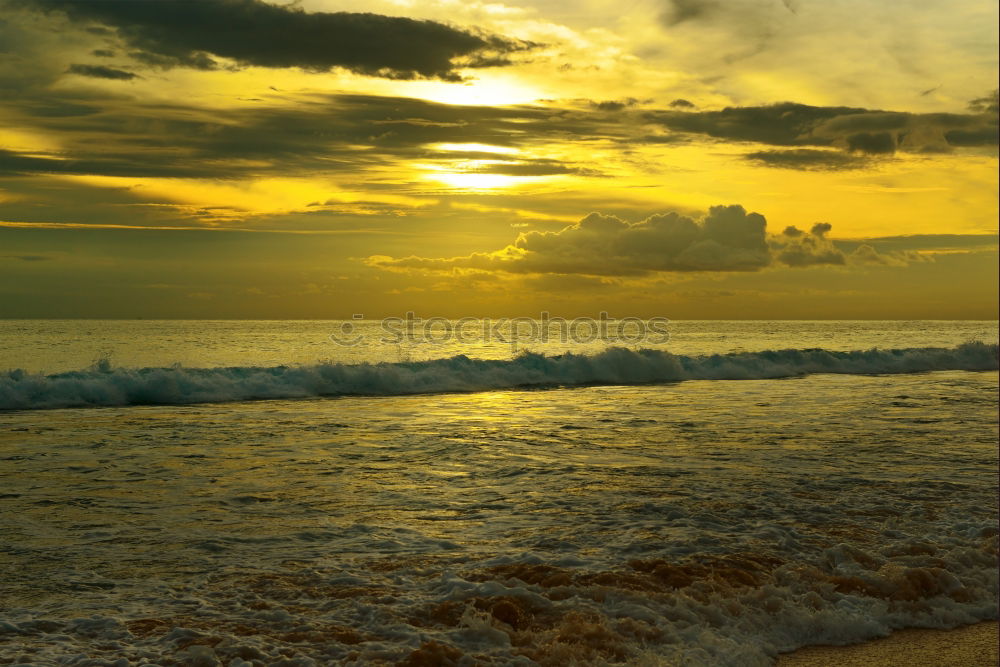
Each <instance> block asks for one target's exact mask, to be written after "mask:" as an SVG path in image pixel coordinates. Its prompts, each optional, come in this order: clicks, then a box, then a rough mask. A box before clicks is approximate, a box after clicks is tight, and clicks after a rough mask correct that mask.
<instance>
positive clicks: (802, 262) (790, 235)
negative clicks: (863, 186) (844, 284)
mask: <svg viewBox="0 0 1000 667" xmlns="http://www.w3.org/2000/svg"><path fill="white" fill-rule="evenodd" d="M830 229H832V225H830V223H828V222H817V223H816V224H814V225H813V226H812V229H810V230H809V232H808V233H806V232H804V231H802V230H801V229H799V228H798V227H795V226H790V227H786V228H785V231H783V232H782V233H781V236H780V237H778V238H777V239H775V240H774V241H772V248H773V251H774V256H775V259H776V260H777V261H779V262H781V263H782V264H785V265H787V266H794V267H804V266H815V265H817V264H846V263H847V259H846V258H845V256H844V253H843V252H841V251H840V250H838V249H837V248H836V247H835V246H834V245H833V242H832V241H830V239H828V238H827V237H826V235H827V234H828V233H829V232H830Z"/></svg>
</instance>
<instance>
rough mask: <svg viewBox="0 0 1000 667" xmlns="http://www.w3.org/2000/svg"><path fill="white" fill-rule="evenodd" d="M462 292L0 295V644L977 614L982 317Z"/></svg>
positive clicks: (662, 645) (133, 648) (657, 660)
mask: <svg viewBox="0 0 1000 667" xmlns="http://www.w3.org/2000/svg"><path fill="white" fill-rule="evenodd" d="M483 324H484V323H482V322H478V321H477V322H466V323H464V324H463V329H462V331H461V332H460V333H461V334H462V336H461V337H459V336H458V335H457V333H456V328H458V327H457V325H456V324H455V323H451V325H448V324H441V323H440V322H437V323H434V324H433V326H431V327H430V328H428V327H426V326H425V325H426V323H425V322H420V323H417V324H415V325H413V326H410V327H409V328H407V326H406V325H404V326H403V331H404V335H402V336H401V335H399V331H400V326H399V323H398V322H395V323H391V324H390V325H388V326H387V325H385V324H383V323H379V322H371V321H350V322H342V321H335V322H320V321H310V322H304V321H292V322H278V321H260V322H242V321H241V322H235V321H199V322H196V321H79V320H63V321H56V320H46V321H23V320H22V321H17V320H6V321H0V664H4V665H11V664H32V665H95V666H96V665H115V666H126V665H164V666H165V665H216V664H220V665H228V666H230V667H243V666H245V665H285V666H293V665H303V666H305V665H341V664H342V665H382V664H384V665H396V664H402V665H535V664H540V665H553V666H554V665H560V666H561V665H574V664H577V665H605V664H630V665H694V666H701V665H706V666H708V665H720V666H733V667H744V666H749V667H753V666H755V665H761V666H764V665H771V664H773V661H774V658H775V656H776V655H777V654H778V653H779V652H784V651H789V650H793V649H795V648H797V647H800V646H803V645H809V644H821V643H824V644H825V643H833V644H838V643H850V642H856V641H861V640H864V639H867V638H871V637H876V636H881V635H885V634H887V633H888V632H890V631H891V630H892V629H896V628H903V627H940V628H949V627H955V626H958V625H962V624H967V623H972V622H976V621H980V620H986V619H995V618H997V602H998V577H997V539H998V538H997V521H998V517H997V505H998V496H997V480H998V460H997V458H998V424H997V410H998V405H997V402H998V373H997V339H998V329H997V323H996V322H943V321H928V322H897V321H893V322H871V321H864V322H787V321H780V322H768V321H752V322H750V321H748V322H693V321H684V322H671V323H669V324H668V325H666V329H667V330H668V331H669V336H665V335H662V334H661V333H656V332H653V331H651V329H649V330H646V331H645V332H644V331H643V330H642V329H643V327H644V326H645V325H638V324H635V323H631V324H629V325H628V326H626V327H625V328H624V329H622V328H621V327H619V328H615V327H614V326H612V327H611V330H610V331H609V332H605V333H607V335H604V334H603V333H602V335H596V336H595V335H590V334H591V333H594V332H593V331H591V332H590V333H588V331H587V330H586V327H585V326H584V325H583V324H581V325H580V326H579V327H577V329H576V330H574V331H569V332H568V331H567V330H566V329H567V327H566V326H563V324H562V323H559V324H557V325H553V324H552V323H549V324H548V325H546V326H541V325H538V326H531V325H524V323H523V322H521V323H515V324H511V323H499V324H498V323H495V322H491V323H489V326H483ZM449 327H451V331H450V332H449ZM629 327H631V329H630V330H629ZM460 338H461V339H460Z"/></svg>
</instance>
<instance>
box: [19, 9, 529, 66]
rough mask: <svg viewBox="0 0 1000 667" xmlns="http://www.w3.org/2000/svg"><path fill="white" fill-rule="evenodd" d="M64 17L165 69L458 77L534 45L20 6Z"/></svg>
mask: <svg viewBox="0 0 1000 667" xmlns="http://www.w3.org/2000/svg"><path fill="white" fill-rule="evenodd" d="M13 4H15V5H21V6H27V7H32V8H35V9H39V10H44V11H53V10H58V11H61V12H64V13H65V14H66V15H67V16H68V17H69V18H70V19H71V20H73V21H79V22H90V23H93V24H99V25H101V26H107V27H109V28H112V29H114V30H115V31H116V33H117V36H118V38H119V39H120V40H122V42H124V43H125V44H126V45H127V46H128V47H129V48H131V49H133V51H132V53H131V54H130V55H132V56H133V57H135V58H137V59H139V60H142V61H144V62H146V63H147V64H149V65H154V66H158V67H162V68H170V67H194V68H199V69H212V68H215V67H217V66H218V63H217V62H216V61H215V60H214V59H213V57H221V58H227V59H229V60H232V61H235V62H236V63H238V64H240V65H255V66H259V67H301V68H303V69H307V70H314V71H326V70H329V69H332V68H335V67H340V68H344V69H347V70H350V71H353V72H356V73H359V74H365V75H369V76H379V77H387V78H394V79H411V78H416V77H427V78H441V79H447V80H458V79H460V78H461V77H460V76H459V74H458V73H457V71H456V68H457V67H482V66H495V65H500V64H505V62H506V60H505V55H506V54H510V53H512V52H515V51H519V50H524V49H526V48H530V47H531V46H532V45H531V44H528V43H525V42H519V41H516V40H509V39H505V38H502V37H498V36H493V35H486V34H477V33H474V32H471V31H468V30H462V29H459V28H456V27H452V26H448V25H445V24H442V23H437V22H434V21H425V20H416V19H410V18H402V17H391V16H382V15H379V14H369V13H349V12H334V13H328V12H316V13H307V12H305V11H302V10H301V9H299V8H297V7H294V6H277V5H272V4H268V3H265V2H262V1H261V0H199V1H198V2H76V1H74V0H44V1H43V0H16V2H14V3H13Z"/></svg>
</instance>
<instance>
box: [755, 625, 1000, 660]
mask: <svg viewBox="0 0 1000 667" xmlns="http://www.w3.org/2000/svg"><path fill="white" fill-rule="evenodd" d="M997 629H998V624H997V621H983V622H980V623H974V624H972V625H963V626H960V627H957V628H954V629H951V630H941V629H937V628H904V629H902V630H896V631H894V632H893V633H892V634H890V635H889V636H887V637H880V638H878V639H872V640H869V641H866V642H862V643H860V644H849V645H847V646H831V645H818V646H803V647H802V648H800V649H796V650H795V651H792V652H791V653H782V654H780V655H779V656H778V658H777V660H776V661H775V667H862V666H864V667H897V666H899V665H906V666H907V667H996V665H997V664H998V660H1000V656H998V632H997Z"/></svg>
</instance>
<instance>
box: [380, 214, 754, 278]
mask: <svg viewBox="0 0 1000 667" xmlns="http://www.w3.org/2000/svg"><path fill="white" fill-rule="evenodd" d="M766 224H767V223H766V221H765V220H764V217H763V216H761V215H759V214H757V213H747V212H746V210H745V209H744V208H743V207H742V206H715V207H712V208H711V209H709V211H708V214H707V215H705V217H704V218H703V219H702V220H700V221H695V220H694V219H692V218H689V217H687V216H683V215H679V214H677V213H666V214H662V215H653V216H650V217H649V218H646V219H645V220H642V221H641V222H637V223H629V222H626V221H624V220H621V219H620V218H617V217H615V216H610V215H602V214H600V213H591V214H590V215H588V216H587V217H585V218H583V219H582V220H581V221H580V222H578V223H576V224H574V225H571V226H569V227H565V228H563V229H562V230H560V231H558V232H539V231H533V232H528V233H526V234H521V235H520V236H519V237H518V238H517V240H516V241H515V242H514V243H513V244H512V245H510V246H507V247H506V248H504V249H502V250H499V251H497V252H494V253H474V254H473V255H470V256H467V257H458V258H452V259H428V258H421V257H407V258H401V259H393V258H390V257H373V258H370V259H369V264H371V265H373V266H378V267H380V268H387V269H423V270H430V271H451V270H454V269H478V270H484V271H504V272H508V273H537V274H550V273H553V274H581V275H591V276H628V275H643V274H647V273H650V272H660V271H756V270H759V269H761V268H763V267H765V266H767V265H768V264H769V263H770V261H771V257H770V254H769V252H768V246H767V242H766V239H765V235H764V228H765V226H766Z"/></svg>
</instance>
